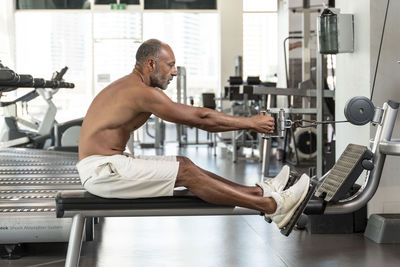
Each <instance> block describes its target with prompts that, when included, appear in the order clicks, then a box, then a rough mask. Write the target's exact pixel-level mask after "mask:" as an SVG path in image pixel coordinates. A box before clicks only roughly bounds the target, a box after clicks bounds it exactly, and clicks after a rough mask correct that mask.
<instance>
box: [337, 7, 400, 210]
mask: <svg viewBox="0 0 400 267" xmlns="http://www.w3.org/2000/svg"><path fill="white" fill-rule="evenodd" d="M336 6H337V7H338V8H340V9H341V12H342V13H353V14H354V23H355V25H354V29H355V49H354V53H350V54H338V55H337V68H336V75H337V81H336V85H337V90H336V119H337V120H341V119H344V115H343V109H344V105H345V103H346V101H347V100H348V99H350V98H351V97H352V96H357V95H364V96H367V97H369V96H370V88H371V85H372V79H373V73H374V69H375V63H376V56H377V52H378V47H379V39H380V34H381V31H382V25H383V18H384V12H385V7H386V0H375V1H372V0H370V1H365V0H352V1H346V0H337V1H336ZM397 10H400V2H399V1H392V2H391V7H390V10H389V14H388V20H387V24H386V31H385V39H384V43H383V47H382V53H381V60H380V65H379V71H378V74H377V80H376V85H375V87H376V88H375V93H374V98H373V102H374V104H375V105H376V106H381V105H382V103H383V102H384V101H386V100H387V99H389V98H390V99H393V100H395V101H400V91H399V90H398V85H399V84H400V65H399V64H397V60H399V59H400V52H399V49H398V44H399V42H400V28H399V27H398V18H397V16H396V11H397ZM397 125H398V124H397ZM397 128H398V127H396V129H395V131H394V136H398V134H399V130H398V129H397ZM373 133H374V129H371V128H370V126H369V125H366V126H361V127H360V126H353V125H349V124H338V125H337V127H336V155H337V156H339V155H340V154H341V153H342V151H343V150H344V148H345V147H346V146H347V144H349V143H356V144H363V145H369V144H368V143H369V141H368V140H369V139H370V137H373ZM399 173H400V158H393V157H388V158H387V160H386V164H385V167H384V170H383V174H382V179H381V183H380V186H379V188H378V191H377V193H376V194H375V196H374V197H373V199H372V200H371V201H370V202H369V204H368V213H369V214H372V213H382V212H384V213H390V212H400V179H399V177H398V174H399Z"/></svg>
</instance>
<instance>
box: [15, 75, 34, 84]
mask: <svg viewBox="0 0 400 267" xmlns="http://www.w3.org/2000/svg"><path fill="white" fill-rule="evenodd" d="M19 78H20V79H19V82H18V83H17V84H15V86H21V87H31V86H33V77H32V75H27V74H21V75H19Z"/></svg>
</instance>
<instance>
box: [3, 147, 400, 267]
mask: <svg viewBox="0 0 400 267" xmlns="http://www.w3.org/2000/svg"><path fill="white" fill-rule="evenodd" d="M138 152H139V151H138ZM143 153H146V154H152V153H154V150H151V149H149V150H146V151H144V152H143ZM166 153H167V154H180V155H186V156H188V157H190V158H191V159H192V161H193V162H195V163H196V164H198V165H199V166H201V167H202V168H205V169H208V170H210V171H213V172H216V173H218V174H219V175H222V176H224V177H227V178H229V179H232V180H234V181H236V182H239V183H243V184H248V185H251V184H254V183H255V182H256V181H258V179H259V177H260V170H259V169H260V168H259V164H258V162H257V161H256V160H251V159H247V160H245V159H241V160H240V161H239V162H238V163H237V164H233V163H232V162H231V156H230V154H226V153H222V152H221V151H219V153H218V155H217V157H214V156H213V155H212V149H210V148H207V147H205V146H204V147H198V148H196V147H190V148H187V149H183V150H179V149H178V148H176V147H175V146H171V147H168V149H166ZM274 166H275V169H274V170H275V171H277V170H278V167H277V165H274ZM95 234H96V236H95V241H93V242H86V243H84V245H83V247H82V254H81V261H80V266H101V267H103V266H105V267H107V266H111V267H122V266H143V267H152V266H157V267H159V266H174V267H176V266H182V267H183V266H184V267H188V266H190V267H196V266H199V267H200V266H201V267H205V266H210V267H211V266H212V267H214V266H215V267H222V266H224V267H225V266H226V267H231V266H232V267H233V266H243V267H244V266H245V267H256V266H263V267H265V266H374V267H375V266H400V245H379V244H376V243H374V242H372V241H370V240H368V239H366V238H364V236H363V235H362V234H349V235H310V234H308V233H307V232H305V231H294V232H293V233H292V234H291V235H290V236H289V237H285V236H283V235H281V234H280V232H279V231H278V229H277V228H276V226H275V225H273V224H268V223H266V222H265V221H264V220H263V218H262V217H260V216H205V217H141V218H108V219H104V220H103V221H101V222H100V223H99V224H97V225H96V227H95ZM65 254H66V244H61V243H56V244H29V245H25V255H24V256H23V257H22V258H20V259H18V260H5V259H2V260H0V266H13V267H15V266H18V267H19V266H31V267H32V266H63V265H64V257H65Z"/></svg>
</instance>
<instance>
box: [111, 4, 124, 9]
mask: <svg viewBox="0 0 400 267" xmlns="http://www.w3.org/2000/svg"><path fill="white" fill-rule="evenodd" d="M110 8H111V10H126V4H111V5H110Z"/></svg>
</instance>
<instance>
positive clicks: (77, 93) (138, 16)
mask: <svg viewBox="0 0 400 267" xmlns="http://www.w3.org/2000/svg"><path fill="white" fill-rule="evenodd" d="M15 20H16V68H15V70H16V71H17V72H18V73H26V74H31V75H33V76H34V77H37V78H46V79H50V78H51V74H52V73H53V72H54V71H56V70H60V69H61V68H63V67H64V66H68V67H69V70H68V72H67V74H66V75H65V80H66V81H68V82H73V83H74V84H75V88H74V89H72V90H67V89H60V90H59V91H58V93H57V94H56V95H55V96H54V103H55V104H56V106H57V108H58V112H57V120H58V121H59V122H63V121H67V120H71V119H75V118H79V117H82V116H84V115H85V114H86V111H87V108H88V106H89V104H90V103H91V101H92V99H93V97H94V96H95V95H96V94H97V93H98V92H99V91H101V90H102V89H103V88H104V87H106V86H107V85H108V84H109V83H111V82H113V81H115V80H116V79H118V78H120V77H122V76H124V75H126V74H128V73H130V72H131V71H132V70H133V68H134V65H135V54H136V51H137V48H138V47H139V45H140V44H141V42H142V41H143V39H144V40H146V39H150V38H158V39H160V40H162V41H164V42H166V43H168V44H170V45H171V47H172V48H173V49H174V51H175V57H176V59H177V66H184V67H185V68H186V72H187V96H188V97H190V96H193V97H194V100H195V105H201V103H200V98H201V95H202V93H204V92H215V93H216V92H217V91H218V89H219V79H220V74H219V72H220V67H219V58H220V57H219V30H218V29H219V27H218V25H219V20H218V13H216V12H215V13H191V12H184V13H175V12H174V13H157V12H145V13H142V12H140V11H139V12H131V11H129V12H125V11H107V12H105V11H99V10H87V11H86V10H81V11H79V12H77V11H68V10H40V11H38V10H36V11H18V12H16V14H15ZM204 40H206V41H204ZM175 89H176V80H174V82H172V83H171V84H170V88H169V90H167V93H168V94H169V96H170V97H171V98H173V99H176V90H175ZM18 91H19V90H18ZM21 94H22V93H21ZM43 106H44V103H43V101H41V99H39V98H38V100H37V101H36V100H35V101H32V102H30V106H29V108H30V113H31V114H33V116H36V115H37V114H40V113H41V112H44V110H43ZM36 113H37V114H36ZM38 117H39V116H38Z"/></svg>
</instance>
